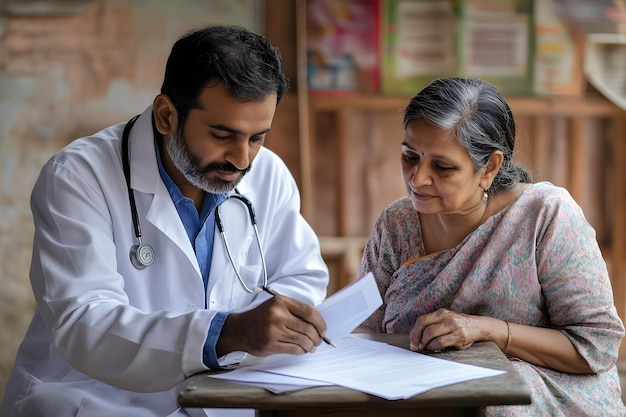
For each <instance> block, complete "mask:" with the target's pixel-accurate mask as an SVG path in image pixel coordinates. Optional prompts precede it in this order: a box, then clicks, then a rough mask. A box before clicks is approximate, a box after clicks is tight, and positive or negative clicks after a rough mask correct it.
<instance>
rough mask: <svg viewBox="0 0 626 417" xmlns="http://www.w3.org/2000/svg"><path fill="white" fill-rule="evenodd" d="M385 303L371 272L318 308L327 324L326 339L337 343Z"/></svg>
mask: <svg viewBox="0 0 626 417" xmlns="http://www.w3.org/2000/svg"><path fill="white" fill-rule="evenodd" d="M382 303H383V300H382V298H381V297H380V292H379V291H378V286H377V285H376V280H375V279H374V275H373V274H372V273H371V272H369V273H368V274H367V275H365V276H363V277H362V278H360V279H358V280H356V281H354V282H352V283H350V284H349V285H347V286H345V287H343V288H342V289H341V290H339V291H337V292H336V293H334V294H333V295H331V296H330V297H328V298H326V299H325V300H324V301H322V303H321V304H320V305H318V306H317V309H318V311H319V312H320V314H321V316H322V318H323V319H324V321H325V322H326V327H327V329H326V337H328V338H329V339H331V340H332V341H333V342H335V343H337V340H335V339H341V338H342V337H345V336H347V335H349V334H350V333H351V332H352V331H353V330H354V329H356V328H357V327H358V326H359V325H360V324H361V323H363V321H364V320H365V319H366V318H368V317H369V316H370V315H371V314H372V313H373V312H374V311H375V310H376V309H377V308H378V307H380V305H381V304H382Z"/></svg>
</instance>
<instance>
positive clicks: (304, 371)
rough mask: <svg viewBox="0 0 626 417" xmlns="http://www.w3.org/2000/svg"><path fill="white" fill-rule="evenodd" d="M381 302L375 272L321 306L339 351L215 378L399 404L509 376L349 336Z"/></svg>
mask: <svg viewBox="0 0 626 417" xmlns="http://www.w3.org/2000/svg"><path fill="white" fill-rule="evenodd" d="M381 303H382V300H381V298H380V294H379V292H378V288H377V286H376V282H375V280H374V277H373V275H371V273H370V274H368V275H366V276H364V277H363V278H361V279H360V280H357V281H355V282H353V283H352V284H350V285H348V286H347V287H344V288H343V289H342V290H340V291H338V292H337V293H335V294H333V295H332V296H331V297H328V298H327V299H326V300H325V301H324V302H323V303H322V304H320V305H319V306H318V309H319V311H320V314H322V317H324V320H325V321H326V325H327V327H328V329H327V333H326V336H328V337H329V338H331V339H332V340H333V341H334V342H335V343H336V344H337V346H338V347H337V348H333V347H330V346H328V345H326V344H322V345H320V346H319V347H318V349H317V351H316V352H315V353H310V354H306V355H288V354H278V355H274V356H270V357H267V358H254V360H253V361H251V364H250V365H249V366H245V363H244V364H243V365H244V366H242V367H241V368H239V369H235V370H233V371H230V372H227V373H223V374H217V375H211V377H212V378H219V379H226V380H231V381H237V382H245V383H249V384H253V385H256V386H262V387H264V388H266V389H268V390H270V391H272V392H286V391H291V390H294V389H300V388H305V387H311V386H319V385H324V384H334V385H340V386H343V387H346V388H351V389H355V390H358V391H363V392H366V393H369V394H373V395H376V396H379V397H382V398H386V399H390V400H394V399H406V398H410V397H412V396H414V395H417V394H419V393H422V392H425V391H428V390H431V389H433V388H437V387H441V386H445V385H450V384H455V383H458V382H463V381H468V380H471V379H479V378H486V377H489V376H495V375H499V374H502V373H504V371H498V370H493V369H488V368H482V367H477V366H473V365H466V364H461V363H457V362H452V361H447V360H443V359H438V358H433V357H430V356H427V355H422V354H419V353H416V352H411V351H409V350H406V349H402V348H399V347H395V346H390V345H388V344H385V343H380V342H374V341H371V340H367V339H362V338H358V337H345V336H347V335H348V334H349V333H350V332H352V331H353V330H354V329H355V328H356V327H357V326H358V325H359V324H360V323H362V322H363V320H365V319H366V318H367V317H369V315H370V314H371V313H372V312H373V311H374V310H375V309H376V308H378V306H380V304H381Z"/></svg>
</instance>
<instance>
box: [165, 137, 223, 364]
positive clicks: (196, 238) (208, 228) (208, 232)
mask: <svg viewBox="0 0 626 417" xmlns="http://www.w3.org/2000/svg"><path fill="white" fill-rule="evenodd" d="M154 147H155V150H156V155H157V164H158V166H159V174H160V176H161V180H162V181H163V183H164V184H165V188H167V191H168V193H169V195H170V197H171V198H172V201H173V202H174V206H175V207H176V211H177V212H178V215H179V216H180V219H181V221H182V222H183V226H185V231H186V232H187V236H188V237H189V241H190V242H191V246H192V247H193V250H194V252H195V253H196V259H197V260H198V265H199V266H200V272H201V274H202V281H203V283H204V292H205V296H204V308H206V307H207V300H206V290H207V285H208V282H209V272H210V271H211V256H212V254H213V240H214V239H213V237H214V236H215V208H216V207H217V206H219V205H220V204H221V203H222V202H224V200H226V197H227V195H226V194H212V193H207V194H206V196H205V197H204V201H203V202H202V208H201V210H200V213H198V210H196V206H195V204H194V202H193V200H191V199H190V198H187V197H185V196H184V195H183V194H182V193H181V192H180V189H179V188H178V186H177V185H176V184H175V183H174V181H173V180H172V178H171V177H170V176H169V174H168V173H167V171H165V168H164V167H163V163H162V162H161V152H160V150H159V145H158V143H157V141H156V140H155V141H154ZM227 316H228V313H227V312H218V313H217V315H216V316H215V318H214V319H213V321H212V322H211V326H210V327H209V331H208V335H207V339H206V341H205V343H204V349H203V357H202V359H203V362H204V364H205V365H206V366H208V367H210V368H212V369H220V366H219V364H218V361H217V352H216V351H215V346H216V344H217V339H218V338H219V335H220V332H221V331H222V327H223V326H224V321H225V320H226V317H227Z"/></svg>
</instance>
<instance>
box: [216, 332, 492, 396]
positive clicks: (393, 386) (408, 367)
mask: <svg viewBox="0 0 626 417" xmlns="http://www.w3.org/2000/svg"><path fill="white" fill-rule="evenodd" d="M339 342H340V343H338V346H339V347H338V348H332V347H329V346H326V345H322V346H320V348H318V350H317V351H316V352H315V353H312V354H306V355H287V354H279V355H274V356H270V357H267V358H264V359H263V360H262V361H260V362H259V363H258V364H257V365H253V366H251V367H244V368H240V369H236V370H233V371H230V372H228V373H224V374H219V375H214V376H212V377H216V378H220V379H227V380H231V381H238V382H251V383H255V384H257V385H258V384H262V383H263V382H265V379H266V378H267V382H268V383H269V384H270V385H271V384H272V383H277V382H281V381H283V382H284V383H287V384H289V383H294V382H296V383H297V378H302V381H301V384H304V385H306V384H307V383H308V384H310V386H316V385H319V384H318V382H316V381H322V382H326V383H331V384H334V385H340V386H343V387H346V388H350V389H354V390H357V391H362V392H366V393H368V394H372V395H376V396H378V397H382V398H386V399H388V400H397V399H407V398H411V397H413V396H415V395H417V394H420V393H422V392H426V391H429V390H431V389H434V388H438V387H442V386H445V385H451V384H456V383H458V382H463V381H469V380H473V379H480V378H486V377H490V376H496V375H500V374H503V373H504V371H500V370H494V369H489V368H483V367H479V366H473V365H466V364H462V363H458V362H452V361H448V360H444V359H438V358H434V357H431V356H428V355H423V354H420V353H416V352H411V351H409V350H406V349H402V348H399V347H396V346H391V345H388V344H385V343H380V342H375V341H372V340H367V339H362V338H359V337H347V338H344V339H341V340H339ZM276 376H284V377H285V379H283V380H281V379H280V378H279V379H276ZM294 378H296V379H294ZM307 380H309V381H307ZM311 380H312V381H311ZM260 386H262V385H260ZM301 386H302V385H301Z"/></svg>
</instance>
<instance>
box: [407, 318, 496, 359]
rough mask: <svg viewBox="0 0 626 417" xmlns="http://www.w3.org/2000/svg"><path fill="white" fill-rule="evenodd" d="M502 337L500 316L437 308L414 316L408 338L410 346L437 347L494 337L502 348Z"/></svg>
mask: <svg viewBox="0 0 626 417" xmlns="http://www.w3.org/2000/svg"><path fill="white" fill-rule="evenodd" d="M503 326H504V327H503ZM502 335H503V336H504V339H503V340H502ZM498 336H499V337H498ZM506 337H507V329H506V323H505V322H504V321H502V320H497V319H494V318H491V317H483V316H472V315H469V314H461V313H455V312H454V311H450V310H447V309H445V308H441V309H439V310H437V311H435V312H434V313H430V314H424V315H423V316H420V317H418V318H417V320H416V321H415V325H414V326H413V328H412V329H411V333H410V336H409V340H410V342H411V350H441V349H445V348H447V347H455V348H457V349H467V348H468V347H470V346H471V345H472V344H473V343H474V342H477V341H483V340H494V341H495V342H496V343H497V344H498V346H500V347H501V348H504V346H505V344H506Z"/></svg>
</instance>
